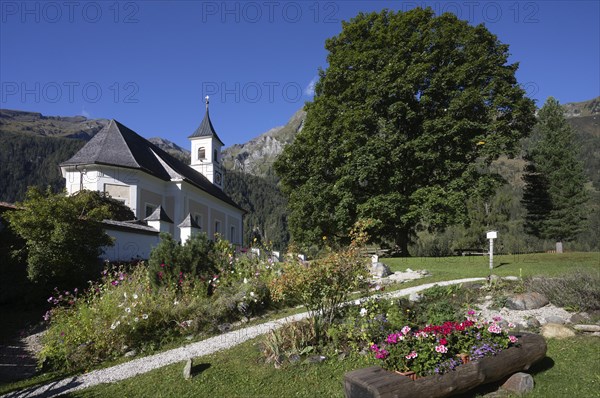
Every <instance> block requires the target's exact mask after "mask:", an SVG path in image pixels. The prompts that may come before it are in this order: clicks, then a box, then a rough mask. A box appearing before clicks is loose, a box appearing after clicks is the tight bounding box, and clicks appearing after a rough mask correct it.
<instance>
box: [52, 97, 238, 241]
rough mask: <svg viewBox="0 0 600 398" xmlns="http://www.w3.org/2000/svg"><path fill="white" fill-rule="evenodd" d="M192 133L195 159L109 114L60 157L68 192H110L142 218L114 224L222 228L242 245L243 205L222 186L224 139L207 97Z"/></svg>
mask: <svg viewBox="0 0 600 398" xmlns="http://www.w3.org/2000/svg"><path fill="white" fill-rule="evenodd" d="M188 138H189V139H190V141H191V150H192V152H191V164H190V165H187V164H185V163H183V162H181V161H180V160H178V159H177V158H175V157H173V156H172V155H170V154H168V153H167V152H165V151H163V150H162V149H160V148H159V147H157V146H156V145H154V144H152V143H151V142H149V141H148V140H146V139H145V138H143V137H141V136H140V135H139V134H137V133H136V132H134V131H133V130H131V129H129V128H127V127H126V126H124V125H123V124H121V123H119V122H118V121H116V120H110V121H109V123H108V124H107V125H106V127H104V128H103V129H102V130H101V131H100V132H98V134H96V135H95V136H94V137H93V138H92V139H91V140H90V141H89V142H88V143H86V145H85V146H83V148H81V150H79V152H77V153H76V154H75V155H74V156H73V157H72V158H70V159H69V160H67V161H65V162H63V163H61V165H60V167H61V171H62V175H63V177H64V178H65V180H66V188H67V192H68V193H69V194H74V193H76V192H78V191H79V190H83V189H87V190H95V191H100V192H105V193H107V194H109V195H110V196H111V197H113V198H115V199H117V200H120V201H122V202H123V203H125V204H126V205H127V206H129V208H131V210H132V211H133V213H134V214H135V217H136V218H137V220H138V221H137V222H133V221H132V222H131V223H130V225H129V226H130V227H131V228H128V223H123V222H121V223H118V222H113V223H112V226H109V227H110V228H116V229H121V230H123V231H125V230H128V229H131V231H130V232H131V233H136V230H137V231H138V232H137V233H139V230H140V229H144V228H145V229H146V231H145V233H146V234H148V233H150V232H152V230H156V232H155V233H156V234H157V233H158V232H168V233H170V234H171V235H172V236H173V238H174V239H175V240H181V241H185V239H186V238H187V237H188V236H189V235H190V233H195V232H205V233H207V235H208V236H209V237H213V236H214V235H215V234H217V233H218V234H220V235H221V236H223V237H224V238H226V239H227V240H229V241H230V242H231V243H233V244H235V245H241V244H242V236H243V231H242V225H243V223H242V220H243V215H244V210H243V209H242V208H240V207H239V206H238V205H237V204H236V203H235V202H233V200H231V198H229V197H228V196H227V195H226V194H225V193H224V192H223V190H222V188H223V178H224V176H223V168H222V165H221V159H220V156H221V148H222V146H223V142H222V141H221V139H220V138H219V136H218V135H217V133H216V132H215V129H214V127H213V125H212V123H211V120H210V116H209V112H208V97H207V98H206V113H205V115H204V119H203V120H202V123H201V124H200V126H199V127H198V129H196V131H194V133H192V134H191V135H190V136H189V137H188ZM140 220H145V221H144V222H143V223H142V222H140ZM134 223H135V225H134ZM141 224H143V225H141ZM190 231H191V232H190ZM109 234H110V233H109ZM144 253H145V252H144Z"/></svg>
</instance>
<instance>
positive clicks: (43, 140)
mask: <svg viewBox="0 0 600 398" xmlns="http://www.w3.org/2000/svg"><path fill="white" fill-rule="evenodd" d="M84 144H85V141H83V140H76V139H68V138H58V137H36V136H32V135H25V134H17V133H13V132H9V131H6V130H5V128H4V126H2V131H0V181H2V184H0V201H6V202H14V201H17V200H23V199H24V198H25V192H26V191H27V188H28V187H29V186H36V187H38V188H40V189H46V187H48V186H50V187H51V188H52V191H54V192H59V191H61V190H62V189H64V187H65V179H64V178H63V176H62V175H61V173H60V169H59V168H58V164H59V163H61V162H64V161H65V160H67V159H68V158H70V157H71V156H73V155H74V154H75V153H76V152H77V151H78V150H79V149H81V147H82V146H83V145H84Z"/></svg>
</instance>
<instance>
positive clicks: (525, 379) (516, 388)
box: [501, 372, 533, 396]
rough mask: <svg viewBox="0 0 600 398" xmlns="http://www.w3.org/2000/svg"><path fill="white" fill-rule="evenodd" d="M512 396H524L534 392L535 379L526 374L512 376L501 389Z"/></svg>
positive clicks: (519, 373)
mask: <svg viewBox="0 0 600 398" xmlns="http://www.w3.org/2000/svg"><path fill="white" fill-rule="evenodd" d="M501 388H502V389H503V390H506V391H508V392H510V393H512V394H516V395H519V396H520V395H523V394H526V393H528V392H531V391H532V390H533V377H531V375H530V374H527V373H524V372H518V373H515V374H514V375H512V376H510V377H509V378H508V380H506V382H505V383H504V384H502V387H501Z"/></svg>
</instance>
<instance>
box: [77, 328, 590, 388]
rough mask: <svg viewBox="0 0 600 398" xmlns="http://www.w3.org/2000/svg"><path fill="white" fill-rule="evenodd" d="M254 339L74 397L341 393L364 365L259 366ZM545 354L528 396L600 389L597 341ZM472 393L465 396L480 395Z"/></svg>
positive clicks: (554, 345)
mask: <svg viewBox="0 0 600 398" xmlns="http://www.w3.org/2000/svg"><path fill="white" fill-rule="evenodd" d="M257 341H258V340H253V341H250V342H247V343H244V344H242V345H240V346H238V347H236V348H233V349H231V350H228V351H224V352H220V353H217V354H214V355H210V356H206V357H202V358H196V359H195V361H194V371H195V376H194V377H193V378H192V379H191V380H184V379H183V377H182V369H183V362H181V363H178V364H174V365H170V366H166V367H164V368H161V369H157V370H154V371H152V372H149V373H146V374H143V375H140V376H137V377H134V378H132V379H128V380H125V381H122V382H120V383H116V384H104V385H100V386H96V387H92V388H89V389H87V390H83V391H80V392H77V393H73V394H71V395H70V396H73V397H107V398H112V397H115V396H118V397H146V396H152V397H231V398H233V397H246V398H251V397H343V396H344V391H343V387H342V380H343V376H344V373H345V372H348V371H350V370H354V369H357V368H360V367H363V366H368V363H367V362H366V358H365V357H361V356H359V355H355V356H354V357H353V358H351V359H345V360H343V361H339V360H337V358H333V359H330V360H328V361H325V362H323V363H321V364H297V365H291V366H289V367H287V368H283V369H275V368H274V367H273V366H272V365H266V364H263V363H262V362H261V360H260V354H259V352H258V350H257V346H256V344H257ZM547 356H548V357H547V358H546V359H545V360H544V361H543V362H541V363H540V364H539V365H537V366H536V367H535V368H534V369H532V370H531V372H532V373H533V377H534V380H535V386H536V387H535V389H534V392H533V393H532V394H530V395H528V396H529V397H540V398H542V397H543V398H547V397H570V396H573V397H594V396H595V397H597V396H598V391H600V339H599V338H597V337H575V338H571V339H567V340H560V341H559V340H550V341H549V342H548V354H547ZM480 394H481V393H478V392H475V393H471V394H469V395H467V396H468V397H474V396H480Z"/></svg>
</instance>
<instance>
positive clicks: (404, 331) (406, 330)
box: [401, 326, 410, 336]
mask: <svg viewBox="0 0 600 398" xmlns="http://www.w3.org/2000/svg"><path fill="white" fill-rule="evenodd" d="M401 332H402V334H403V335H405V336H406V335H407V334H409V333H410V327H408V326H404V327H403V328H402V330H401Z"/></svg>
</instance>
